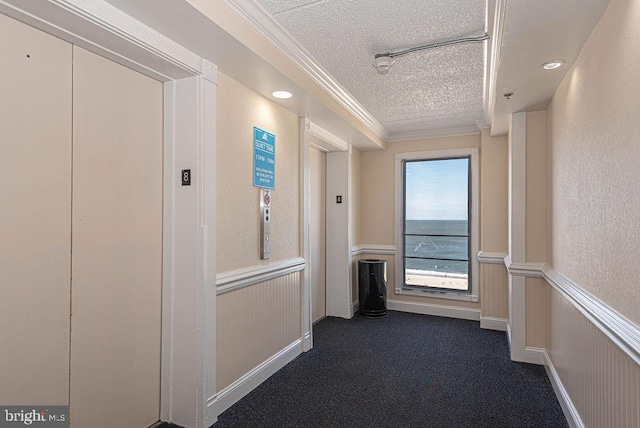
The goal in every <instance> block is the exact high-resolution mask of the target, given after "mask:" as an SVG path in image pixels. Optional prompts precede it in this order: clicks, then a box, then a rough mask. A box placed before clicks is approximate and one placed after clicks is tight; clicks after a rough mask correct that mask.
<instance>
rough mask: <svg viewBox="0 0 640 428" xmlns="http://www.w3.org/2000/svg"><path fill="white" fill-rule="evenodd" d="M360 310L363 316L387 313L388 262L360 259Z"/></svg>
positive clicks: (384, 314) (377, 316)
mask: <svg viewBox="0 0 640 428" xmlns="http://www.w3.org/2000/svg"><path fill="white" fill-rule="evenodd" d="M358 294H359V299H358V300H359V304H360V307H359V310H358V312H359V313H360V315H362V316H363V317H367V318H379V317H384V316H386V315H387V262H386V261H385V260H374V259H365V260H358Z"/></svg>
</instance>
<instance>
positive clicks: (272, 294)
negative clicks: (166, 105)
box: [209, 73, 303, 391]
mask: <svg viewBox="0 0 640 428" xmlns="http://www.w3.org/2000/svg"><path fill="white" fill-rule="evenodd" d="M254 126H257V127H259V128H262V129H264V130H266V131H268V132H271V133H272V134H275V135H276V175H275V181H276V182H275V184H276V189H275V190H274V191H273V192H272V194H271V195H272V202H271V206H272V211H273V218H272V223H271V237H272V240H271V259H270V261H261V260H260V254H259V249H260V241H259V232H260V209H259V202H260V199H259V195H260V190H259V189H258V188H256V187H253V127H254ZM299 140H300V134H299V119H298V117H296V116H295V115H293V114H291V113H290V112H288V111H286V110H285V109H283V108H282V107H280V106H278V105H277V104H275V103H273V102H271V101H270V100H268V99H266V98H264V97H262V96H260V95H258V94H257V93H256V92H253V91H252V90H250V89H248V88H247V87H245V86H243V85H241V84H240V83H238V82H236V81H235V80H233V79H231V78H230V77H228V76H226V75H225V74H222V73H220V74H219V75H218V90H217V148H216V155H217V159H216V162H217V171H216V174H217V176H216V179H217V183H218V185H217V192H218V193H217V219H216V221H217V257H218V259H217V266H218V267H217V269H218V273H222V272H228V271H233V270H236V269H240V268H251V267H259V266H262V265H267V264H269V263H272V262H275V261H279V260H280V261H281V260H286V259H291V258H293V257H298V256H300V253H301V252H300V249H299V245H300V244H299V236H300V232H299V224H300V223H299V218H300V206H301V205H300V203H299V198H300V194H299V189H300V184H299V183H300V162H299V151H300V149H299ZM302 275H303V273H300V272H298V273H293V274H288V275H285V276H281V277H278V278H275V279H272V280H269V281H266V282H262V283H258V284H254V285H251V286H249V287H246V288H242V289H239V290H236V291H232V292H230V293H226V294H222V295H219V296H218V298H217V314H216V318H217V321H216V322H217V326H216V330H217V339H216V340H217V345H216V346H217V349H216V358H217V361H216V373H217V376H216V377H217V381H216V384H215V385H214V384H213V381H212V380H210V384H209V390H210V391H216V390H217V391H220V390H221V389H223V388H225V387H227V386H229V385H230V384H232V383H233V382H235V381H236V380H238V379H239V378H241V377H242V376H243V375H245V374H246V373H248V372H249V371H251V370H252V369H254V368H255V367H257V366H258V365H259V364H261V363H263V362H264V361H266V360H267V359H268V358H270V357H272V356H273V355H274V354H276V353H277V352H279V351H280V350H282V349H283V348H284V347H286V346H287V345H290V344H291V343H292V342H294V341H295V340H297V339H299V338H300V336H301V331H302V321H301V314H302V311H301V308H302V306H301V305H302V302H301V299H302V297H301V287H302Z"/></svg>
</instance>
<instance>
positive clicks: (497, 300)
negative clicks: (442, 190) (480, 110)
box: [479, 129, 509, 318]
mask: <svg viewBox="0 0 640 428" xmlns="http://www.w3.org/2000/svg"><path fill="white" fill-rule="evenodd" d="M481 144H482V145H481V148H480V248H479V250H480V251H484V252H487V253H506V252H507V249H508V242H507V239H508V228H507V224H508V211H509V208H508V202H509V195H508V185H509V178H508V176H507V174H508V166H509V159H508V153H509V147H508V139H507V137H506V136H502V137H491V133H490V131H489V129H483V130H482V134H481ZM508 286H509V282H508V276H507V269H506V268H505V267H504V265H497V264H481V265H480V309H481V311H480V312H481V315H482V316H483V317H492V318H507V316H508V312H509V307H508V301H507V300H508Z"/></svg>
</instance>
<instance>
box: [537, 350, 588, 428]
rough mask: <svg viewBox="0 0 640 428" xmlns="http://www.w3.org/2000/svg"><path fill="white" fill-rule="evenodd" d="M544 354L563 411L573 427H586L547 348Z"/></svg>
mask: <svg viewBox="0 0 640 428" xmlns="http://www.w3.org/2000/svg"><path fill="white" fill-rule="evenodd" d="M542 355H543V358H544V368H545V369H546V371H547V376H548V377H549V380H550V381H551V385H552V386H553V390H554V391H555V393H556V397H557V398H558V402H559V403H560V407H562V412H563V413H564V417H565V418H566V419H567V422H568V423H569V426H570V427H571V428H584V423H583V422H582V418H581V417H580V414H579V413H578V409H576V406H574V405H573V401H571V397H569V393H568V392H567V390H566V389H565V388H564V385H563V384H562V381H561V380H560V376H558V372H557V371H556V368H555V367H554V366H553V361H551V358H550V357H549V354H548V353H547V351H546V350H544V349H543V350H542Z"/></svg>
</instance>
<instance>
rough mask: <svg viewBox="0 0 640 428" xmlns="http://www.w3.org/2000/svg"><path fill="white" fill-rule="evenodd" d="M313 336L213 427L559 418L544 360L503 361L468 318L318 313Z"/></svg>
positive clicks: (493, 338) (487, 334)
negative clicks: (343, 316)
mask: <svg viewBox="0 0 640 428" xmlns="http://www.w3.org/2000/svg"><path fill="white" fill-rule="evenodd" d="M314 339H315V343H314V348H313V349H312V350H311V351H309V352H307V353H305V354H302V355H300V356H299V357H298V358H296V359H295V360H294V361H292V362H291V363H290V364H288V365H287V366H286V367H284V368H283V369H282V370H280V371H279V372H278V373H276V374H275V375H273V376H272V377H271V378H269V379H268V380H267V381H265V382H264V383H263V384H262V385H260V386H259V387H258V388H256V389H255V390H254V391H252V392H251V393H250V394H249V395H247V396H246V397H244V398H243V399H242V400H240V401H239V402H238V403H236V404H235V405H234V406H232V407H231V408H229V409H228V410H227V411H226V412H224V413H222V414H221V415H220V416H219V418H218V422H217V423H216V424H214V425H213V427H214V428H226V427H233V428H242V427H261V428H264V427H394V428H396V427H461V428H462V427H465V428H466V427H491V428H499V427H566V426H568V425H567V423H566V420H565V418H564V415H563V414H562V410H561V408H560V405H559V404H558V401H557V400H556V397H555V395H554V392H553V389H552V387H551V384H550V382H549V380H548V378H547V376H546V373H545V370H544V368H543V367H542V366H535V365H531V364H522V363H514V362H512V361H511V360H510V359H509V351H508V343H507V338H506V335H505V333H502V332H496V331H490V330H482V329H480V327H479V324H478V323H477V322H473V321H465V320H457V319H451V318H441V317H431V316H426V315H416V314H408V313H401V312H389V315H388V316H387V317H386V318H382V319H374V320H372V319H365V318H362V317H359V316H356V317H354V318H353V319H351V320H344V319H339V318H327V319H325V320H323V321H321V322H320V323H318V324H317V325H316V326H315V327H314Z"/></svg>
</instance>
